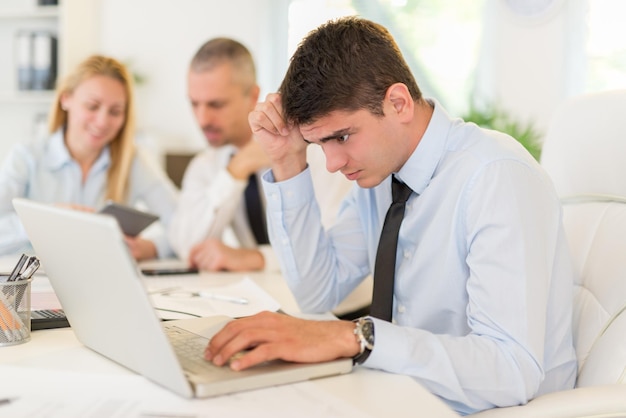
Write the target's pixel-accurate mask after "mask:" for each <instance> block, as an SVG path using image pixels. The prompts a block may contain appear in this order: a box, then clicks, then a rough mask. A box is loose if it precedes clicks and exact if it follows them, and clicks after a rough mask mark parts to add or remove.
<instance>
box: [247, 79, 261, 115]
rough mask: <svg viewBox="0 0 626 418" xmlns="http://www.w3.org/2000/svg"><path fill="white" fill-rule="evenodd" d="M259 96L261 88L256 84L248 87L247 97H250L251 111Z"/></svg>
mask: <svg viewBox="0 0 626 418" xmlns="http://www.w3.org/2000/svg"><path fill="white" fill-rule="evenodd" d="M260 94H261V88H260V87H259V86H258V85H257V84H255V85H254V86H252V87H250V92H249V93H248V96H249V97H250V102H251V103H252V109H254V107H255V106H256V104H257V102H258V101H259V95H260Z"/></svg>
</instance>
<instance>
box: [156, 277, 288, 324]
mask: <svg viewBox="0 0 626 418" xmlns="http://www.w3.org/2000/svg"><path fill="white" fill-rule="evenodd" d="M145 280H146V283H147V289H148V292H149V293H150V297H151V299H152V305H153V306H154V308H155V309H156V310H157V313H158V314H159V316H160V317H161V318H163V319H182V318H189V317H190V316H201V317H208V316H215V315H226V316H230V317H231V318H241V317H244V316H251V315H254V314H256V313H259V312H261V311H277V310H278V309H280V304H279V303H278V302H277V301H276V300H275V299H274V298H273V297H271V296H270V295H269V294H268V293H267V292H265V291H264V290H263V289H262V288H261V287H260V286H258V285H257V284H256V283H254V282H253V281H252V280H251V279H250V278H249V277H243V278H242V279H240V280H235V281H232V282H230V283H228V284H221V285H216V286H211V285H208V284H207V282H206V281H204V282H202V283H199V282H193V281H191V280H188V279H185V278H170V279H163V278H158V279H145Z"/></svg>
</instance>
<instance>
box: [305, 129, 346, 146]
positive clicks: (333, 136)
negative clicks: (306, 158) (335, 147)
mask: <svg viewBox="0 0 626 418" xmlns="http://www.w3.org/2000/svg"><path fill="white" fill-rule="evenodd" d="M349 132H350V129H349V128H343V129H339V130H338V131H335V132H333V133H332V134H330V135H327V136H325V137H323V138H320V139H318V140H317V141H311V140H309V139H306V138H304V142H306V143H307V144H313V143H315V142H319V143H324V142H326V141H330V140H331V139H336V138H339V137H340V136H344V135H347V134H348V133H349Z"/></svg>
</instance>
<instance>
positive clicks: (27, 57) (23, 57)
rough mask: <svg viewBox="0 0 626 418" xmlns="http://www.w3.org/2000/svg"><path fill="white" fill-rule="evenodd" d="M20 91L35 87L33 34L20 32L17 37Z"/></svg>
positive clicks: (16, 61)
mask: <svg viewBox="0 0 626 418" xmlns="http://www.w3.org/2000/svg"><path fill="white" fill-rule="evenodd" d="M15 50H16V51H15V52H16V54H15V55H16V60H15V63H16V65H17V88H18V90H30V89H31V88H32V86H33V54H32V52H33V37H32V33H31V32H27V31H19V32H18V33H17V35H16V37H15Z"/></svg>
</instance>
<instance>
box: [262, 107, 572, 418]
mask: <svg viewBox="0 0 626 418" xmlns="http://www.w3.org/2000/svg"><path fill="white" fill-rule="evenodd" d="M433 104H434V105H435V110H434V113H433V116H432V119H431V121H430V123H429V126H428V128H427V130H426V132H425V134H424V136H423V138H422V140H421V142H420V143H419V145H418V146H417V149H416V150H415V152H414V153H413V154H412V155H411V156H410V158H409V160H408V161H407V162H406V164H405V165H404V166H403V167H402V168H401V169H400V171H399V172H398V173H397V176H398V177H399V178H400V179H401V180H402V181H404V182H405V183H407V184H408V185H409V186H410V187H411V189H413V191H415V192H416V193H414V194H413V195H412V196H411V197H410V198H409V201H408V204H407V208H406V213H405V217H404V221H403V223H402V226H401V229H400V236H399V244H398V251H397V260H398V262H397V265H396V281H395V291H394V312H393V318H394V319H393V323H389V322H385V321H381V320H378V319H375V341H376V342H375V346H374V350H373V351H372V354H371V355H370V356H369V358H368V359H367V361H366V362H365V363H364V365H365V366H367V367H371V368H376V369H382V370H386V371H389V372H393V373H402V374H407V375H410V376H413V377H414V378H415V379H417V380H418V381H419V382H420V383H421V384H423V385H424V386H425V387H426V388H428V389H429V390H430V391H431V392H433V393H434V394H436V395H438V396H440V397H441V398H442V399H444V400H445V401H446V402H447V403H448V404H449V405H450V406H451V407H452V408H454V409H455V410H457V411H458V412H460V413H462V414H467V413H472V412H475V411H478V410H483V409H488V408H492V407H494V406H509V405H516V404H523V403H525V402H527V401H528V400H529V399H531V398H533V397H534V396H536V395H538V394H542V393H545V392H550V391H555V390H562V389H567V388H571V387H573V385H574V381H575V376H576V367H577V366H576V358H575V353H574V348H573V342H572V330H571V323H572V300H573V274H574V273H573V269H572V265H571V260H570V256H569V252H568V249H567V244H566V241H565V236H564V231H563V228H562V222H561V206H560V202H559V200H558V198H557V196H556V193H555V191H554V189H553V186H552V183H551V181H550V179H549V178H548V177H547V175H546V174H545V173H544V171H543V170H542V169H541V167H540V166H539V165H538V163H537V162H536V161H535V160H533V159H532V157H531V156H530V155H529V154H528V153H527V152H526V151H525V150H524V149H523V148H522V147H521V145H520V144H519V143H517V142H516V141H515V140H513V139H512V138H510V137H508V136H506V135H504V134H501V133H498V132H494V131H487V130H483V129H480V128H478V127H477V126H476V125H474V124H469V123H464V122H463V121H461V120H460V119H456V120H453V119H451V118H450V117H449V116H448V115H447V114H446V113H445V111H444V110H443V109H442V108H441V106H440V105H439V104H438V103H436V102H434V101H433ZM354 140H355V141H356V140H358V139H354ZM263 187H264V190H265V192H266V198H267V202H268V206H267V212H268V221H269V225H270V237H271V242H272V245H273V246H274V249H275V251H276V252H277V254H278V257H279V261H280V263H281V267H282V269H283V273H284V275H285V277H286V279H287V281H288V284H289V286H290V288H291V290H292V291H293V293H294V295H295V297H296V299H297V300H298V303H299V304H300V306H301V308H302V309H303V310H304V311H309V312H322V311H327V310H330V309H332V308H333V307H334V306H335V305H337V304H338V303H339V302H340V301H341V300H342V299H343V298H344V297H345V296H346V295H347V294H348V293H349V292H350V291H351V290H352V289H354V288H355V287H356V286H357V285H358V284H359V283H360V282H361V281H362V280H363V279H364V278H365V277H366V276H367V275H368V274H370V273H372V272H373V271H374V262H375V258H376V251H377V245H378V240H379V235H380V232H381V229H382V224H383V221H384V218H385V214H386V212H387V209H388V207H389V205H390V204H391V178H388V179H387V180H385V181H384V182H383V183H382V184H380V185H378V186H376V187H374V188H371V189H363V188H360V187H358V186H355V187H354V188H353V189H352V191H351V194H350V195H349V196H348V197H347V198H346V199H345V201H344V202H343V205H342V207H341V209H340V212H339V215H338V220H337V222H336V224H335V225H334V226H333V227H331V228H330V229H329V230H327V231H325V230H323V229H322V228H321V227H320V223H319V209H318V207H317V204H316V202H315V197H314V194H313V189H312V187H311V180H310V176H309V173H308V172H307V171H306V170H305V171H304V172H303V173H301V174H300V175H298V176H296V177H294V178H291V179H289V180H287V181H284V182H274V179H273V176H272V173H271V172H267V173H265V175H264V184H263Z"/></svg>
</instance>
